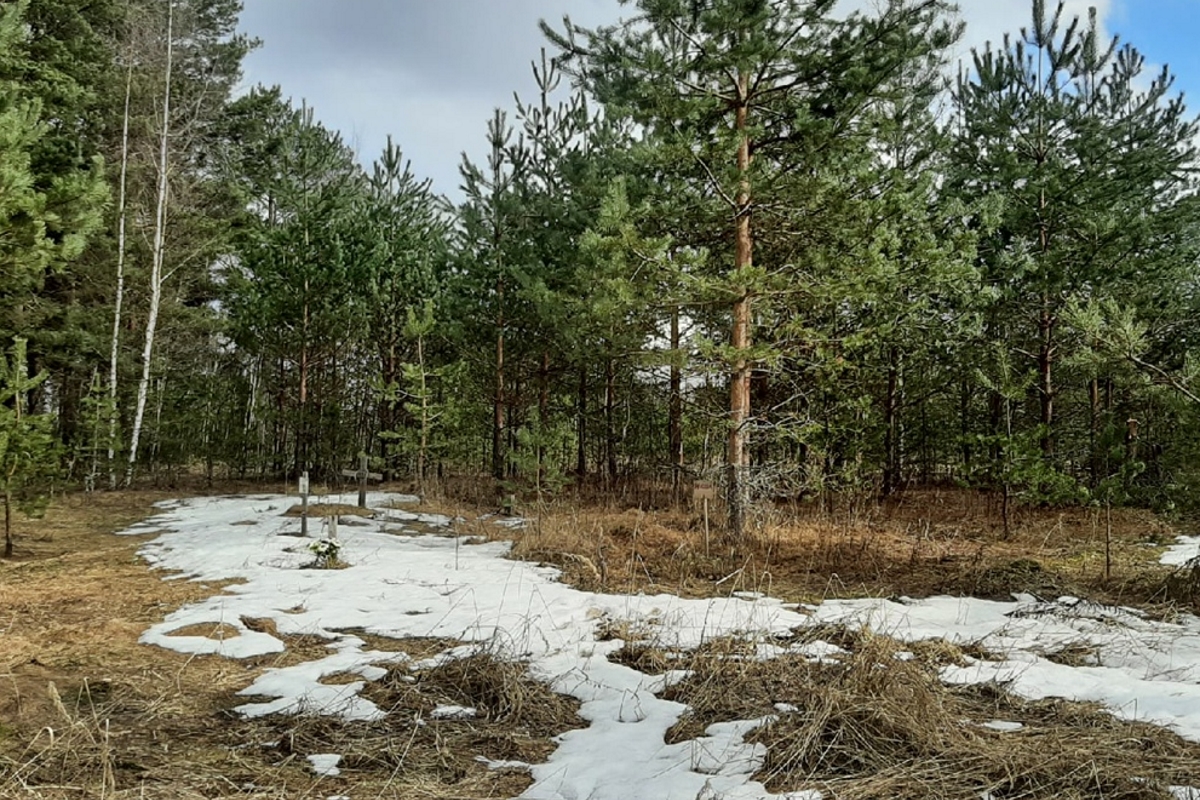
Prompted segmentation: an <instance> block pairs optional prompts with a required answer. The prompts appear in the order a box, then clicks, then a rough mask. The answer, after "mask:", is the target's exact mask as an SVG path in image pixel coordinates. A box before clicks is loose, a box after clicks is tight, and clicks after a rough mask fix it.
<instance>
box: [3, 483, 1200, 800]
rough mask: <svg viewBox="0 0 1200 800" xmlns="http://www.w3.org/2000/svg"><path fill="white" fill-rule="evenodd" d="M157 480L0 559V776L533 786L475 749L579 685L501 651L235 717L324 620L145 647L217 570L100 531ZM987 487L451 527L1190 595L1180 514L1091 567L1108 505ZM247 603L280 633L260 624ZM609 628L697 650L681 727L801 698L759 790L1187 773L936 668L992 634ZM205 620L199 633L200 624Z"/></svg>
mask: <svg viewBox="0 0 1200 800" xmlns="http://www.w3.org/2000/svg"><path fill="white" fill-rule="evenodd" d="M484 485H485V482H476V483H475V484H474V486H475V491H476V494H479V497H478V498H476V501H477V502H479V503H480V504H481V505H480V506H479V507H477V508H476V509H473V508H472V505H471V503H469V502H467V501H465V500H458V499H454V497H455V495H451V494H447V495H444V496H442V497H441V499H440V500H437V502H436V503H433V504H429V503H427V504H424V505H423V506H422V509H421V510H424V511H428V510H433V511H437V512H440V513H447V514H449V515H450V516H460V515H461V516H465V517H467V518H468V519H474V518H475V517H477V516H478V515H479V512H481V511H494V510H495V509H494V508H493V507H492V506H493V503H494V498H493V497H491V496H490V495H487V496H485V494H486V493H482V492H483V490H482V489H479V487H480V486H484ZM166 497H168V495H167V494H166V493H161V492H132V493H112V494H108V493H102V494H96V495H91V496H87V497H83V496H71V497H66V498H60V499H59V500H58V501H57V502H56V503H55V504H54V505H53V506H52V507H51V509H50V512H49V514H48V515H47V517H46V519H45V520H42V521H33V522H29V521H21V520H18V528H17V554H16V556H17V557H16V559H14V560H12V561H0V797H14V798H15V797H35V798H50V799H52V800H58V798H63V799H64V800H66V798H71V799H72V800H74V799H75V798H92V797H103V798H125V797H129V798H133V797H138V798H142V797H145V798H193V797H194V798H201V797H203V798H217V797H235V796H236V797H243V798H244V797H250V798H307V797H312V798H317V797H320V798H324V797H328V796H330V795H333V794H351V793H352V794H353V796H356V797H357V796H364V797H382V798H401V797H403V798H429V799H430V800H442V799H443V798H486V797H511V796H515V795H517V794H519V793H520V792H521V791H523V790H524V789H525V787H526V786H527V785H528V783H529V777H528V775H527V773H525V772H523V771H520V770H499V771H493V770H489V769H487V767H486V766H485V765H483V764H481V763H479V762H478V761H476V760H475V756H477V755H480V756H485V757H487V758H493V759H498V760H516V761H528V762H538V761H542V760H544V758H545V757H546V756H547V755H548V754H549V753H550V752H551V750H552V748H553V744H552V741H551V737H552V736H553V735H554V734H556V733H560V732H562V731H563V730H566V729H568V728H570V727H574V726H576V725H579V724H580V722H579V720H578V718H577V716H576V715H575V710H576V709H575V707H574V705H573V704H572V703H571V702H569V701H567V700H565V699H563V698H561V697H558V696H557V695H554V694H553V693H550V692H549V691H548V690H547V689H546V688H545V687H544V686H542V685H541V684H538V683H537V682H536V681H533V680H531V679H530V678H529V676H528V675H526V673H525V669H524V666H523V665H522V664H520V663H519V662H514V661H513V660H512V659H508V658H505V657H503V655H504V654H502V653H494V652H493V653H487V652H484V653H477V654H475V655H473V656H471V657H470V658H467V659H464V660H461V661H455V662H449V663H447V664H443V665H441V666H438V667H430V668H426V669H422V670H419V671H416V672H413V673H411V674H409V673H408V671H407V670H406V669H405V668H401V667H396V668H394V669H392V671H391V672H390V673H389V675H388V677H387V678H386V679H384V680H383V681H380V682H378V683H375V684H369V685H368V688H367V690H366V692H367V694H368V695H369V696H371V697H372V698H373V699H375V700H376V702H378V703H379V704H380V705H381V707H382V708H384V709H385V710H386V711H388V716H387V718H386V719H385V720H383V721H381V722H378V723H371V724H364V723H344V722H339V721H337V720H330V719H325V718H316V717H275V718H270V719H266V720H244V719H241V718H238V717H236V716H234V715H231V714H230V712H229V709H231V708H232V707H233V706H235V705H238V704H240V703H241V702H243V701H244V698H238V697H237V696H236V692H237V691H239V690H241V689H242V688H244V687H245V686H247V685H248V684H249V683H250V682H251V681H252V680H253V678H254V677H255V676H256V675H257V674H258V673H259V671H260V670H261V669H263V668H266V667H271V666H289V665H292V664H296V663H300V662H301V661H304V660H310V659H312V658H316V657H322V656H324V655H327V654H328V650H327V649H326V645H327V644H328V642H327V640H325V639H323V638H321V637H316V636H299V637H286V644H287V649H286V650H285V652H283V653H280V654H275V655H270V656H260V657H258V658H255V659H248V660H245V661H232V660H228V659H223V658H219V657H215V656H204V657H187V656H182V655H179V654H176V653H172V652H169V651H165V650H161V649H157V648H151V647H146V646H143V645H140V644H138V642H137V640H138V637H139V636H140V634H141V633H142V632H143V631H144V630H145V629H146V628H147V627H149V626H150V625H151V624H153V623H155V622H158V621H160V620H161V619H162V618H163V616H165V615H166V614H168V613H170V612H171V611H172V610H174V609H176V608H178V607H179V606H181V605H183V604H185V603H188V602H193V601H196V600H199V599H202V598H205V597H209V596H211V595H212V594H213V593H215V592H218V591H220V590H221V589H222V588H223V587H222V586H221V585H220V584H212V583H209V584H202V583H195V582H182V581H171V582H164V581H162V580H161V576H160V575H159V574H157V573H154V572H151V571H150V570H149V569H148V568H147V567H146V566H145V564H144V562H143V561H142V560H141V559H140V558H139V557H138V556H137V555H136V549H137V547H138V546H139V545H140V544H141V542H143V541H145V538H146V537H144V536H139V537H115V536H110V535H107V534H109V533H111V532H112V531H114V530H119V529H121V528H123V527H125V526H127V525H128V524H130V523H132V522H134V521H137V520H139V519H143V518H145V517H146V516H148V515H149V514H150V513H151V503H152V502H153V501H155V500H159V499H165V498H166ZM989 503H990V501H989V500H988V499H987V498H986V497H984V496H981V495H977V494H974V493H969V492H938V491H929V492H912V493H909V494H907V495H905V496H904V497H903V498H901V499H900V500H898V501H896V502H893V503H890V504H888V505H884V506H864V505H849V506H846V507H845V508H842V509H841V510H838V511H837V512H836V513H835V512H830V511H829V510H828V509H826V510H824V511H822V510H818V509H815V508H812V507H809V506H795V507H788V508H778V509H772V510H770V512H769V513H765V514H763V515H762V516H761V518H760V520H759V526H758V527H757V528H756V530H755V532H754V535H753V537H751V538H750V539H748V540H747V541H746V542H742V543H737V544H736V545H733V546H731V545H730V543H728V542H726V541H725V540H724V539H722V537H721V534H720V529H719V525H718V523H719V517H718V514H719V512H718V511H716V510H714V513H713V519H712V524H711V526H710V529H709V535H708V537H707V538H706V536H705V527H704V521H703V519H702V517H701V515H699V514H698V513H695V512H693V511H690V510H686V509H679V510H659V511H653V512H649V513H647V512H643V511H639V510H636V509H634V508H622V507H613V505H612V504H608V505H596V506H586V507H579V506H575V507H572V506H568V505H566V504H559V505H551V506H550V507H548V508H545V509H543V511H542V513H540V514H537V515H533V514H532V513H531V509H528V508H526V509H525V513H526V514H527V515H530V516H531V525H530V527H529V529H528V530H527V531H524V532H520V531H511V530H509V529H505V528H501V527H499V526H495V525H491V524H489V523H487V522H472V523H469V524H468V525H467V526H465V527H466V529H465V530H463V531H462V532H464V533H476V534H480V535H483V536H487V537H489V538H507V539H512V540H514V542H515V548H514V551H515V554H516V555H517V556H519V557H523V558H529V559H533V560H537V561H545V562H550V563H554V564H556V565H559V566H561V567H562V568H563V570H564V576H565V580H568V581H569V582H571V583H574V584H576V585H578V586H580V587H583V588H588V589H597V590H606V591H650V592H657V591H671V592H677V593H680V594H683V595H685V596H712V595H728V594H730V593H731V592H734V591H763V592H769V593H771V594H773V595H775V596H780V597H784V598H786V599H789V600H819V599H821V598H822V597H825V596H829V595H839V596H847V595H862V594H871V595H885V596H886V595H893V594H895V595H903V594H907V595H912V596H921V595H928V594H933V593H937V592H954V593H965V594H976V595H980V596H995V597H1002V596H1006V595H1007V594H1008V593H1009V592H1012V591H1030V592H1034V593H1037V594H1041V595H1056V594H1064V593H1071V594H1076V595H1080V596H1088V597H1092V598H1094V599H1099V600H1104V601H1108V602H1126V603H1134V604H1147V603H1159V604H1164V605H1166V606H1170V605H1172V604H1173V605H1174V606H1177V607H1180V606H1189V605H1194V604H1195V603H1196V602H1197V601H1200V568H1198V569H1197V570H1190V571H1189V570H1177V571H1174V572H1172V571H1169V570H1164V569H1162V568H1159V567H1157V566H1156V565H1155V564H1154V563H1153V562H1154V561H1155V559H1156V558H1157V554H1158V552H1159V551H1158V550H1157V549H1155V548H1154V547H1148V546H1147V545H1148V544H1161V543H1163V542H1166V541H1169V540H1170V539H1171V537H1172V536H1173V531H1172V530H1171V529H1170V528H1169V527H1168V526H1167V525H1165V524H1163V523H1162V522H1160V521H1158V520H1155V519H1154V518H1153V517H1152V516H1150V515H1148V514H1143V513H1140V512H1127V511H1122V512H1115V513H1114V522H1115V529H1114V547H1113V553H1112V554H1113V573H1112V576H1111V577H1110V578H1107V579H1106V578H1105V575H1104V546H1103V544H1104V543H1103V527H1102V526H1097V525H1096V524H1095V523H1096V520H1095V519H1094V518H1093V516H1092V515H1091V513H1090V512H1088V511H1086V510H1076V511H1022V512H1020V513H1019V514H1018V516H1017V518H1016V519H1015V521H1014V526H1013V531H1012V534H1011V535H1010V536H1009V537H1007V538H1006V537H1005V536H1004V535H1003V531H1002V530H1001V527H1000V525H999V521H998V518H997V516H996V514H995V509H994V508H991V507H990V506H989ZM357 510H358V509H356V508H355V507H347V508H342V507H338V508H337V509H334V510H333V511H331V512H330V513H338V514H347V513H354V512H355V511H357ZM326 511H329V509H326V508H322V507H319V506H314V507H313V508H310V513H313V514H314V515H320V514H322V513H325V512H326ZM473 511H474V513H472V512H473ZM297 610H300V609H297ZM242 622H243V623H244V624H246V625H248V626H250V627H252V628H255V629H259V630H267V631H268V632H271V631H273V629H274V626H273V623H272V622H271V621H270V620H255V619H244V620H242ZM610 627H611V630H610V631H608V635H609V636H611V637H619V638H622V639H624V640H625V641H626V645H625V647H623V648H622V650H621V651H620V652H619V653H618V655H616V656H614V658H616V659H618V660H622V661H624V662H625V663H628V664H630V665H631V666H635V667H636V668H638V669H641V670H643V671H645V672H649V673H653V672H663V671H665V670H667V669H672V668H680V667H688V668H693V669H695V670H696V672H695V675H694V676H693V677H692V678H691V679H689V680H688V681H687V682H685V683H684V684H681V685H679V686H677V687H675V688H674V689H672V690H670V691H671V692H673V693H674V694H673V696H674V697H676V698H677V699H681V700H683V701H685V702H688V703H692V704H693V705H694V711H693V712H692V713H691V714H689V715H687V716H686V717H685V718H684V719H683V720H681V723H680V725H679V726H678V727H677V729H676V730H675V731H674V732H673V736H675V737H678V738H688V737H691V736H694V735H697V734H698V733H702V732H703V729H704V728H705V727H706V726H707V725H708V724H711V723H712V722H715V721H719V720H724V719H735V718H738V719H745V718H756V717H760V716H763V715H767V714H770V713H773V706H774V703H777V702H788V703H792V704H793V705H795V706H797V707H798V708H800V709H801V711H800V712H798V713H795V714H787V715H783V716H781V717H780V718H779V719H778V720H777V721H775V722H773V723H771V724H770V725H766V726H764V727H763V728H761V729H760V730H759V731H758V733H757V734H756V736H757V737H758V738H759V740H761V741H762V742H763V743H764V744H767V745H768V746H769V748H770V750H769V753H770V755H769V757H768V761H767V765H766V769H765V770H764V773H763V775H762V776H760V777H761V778H762V779H764V780H766V781H767V782H768V783H769V785H770V786H771V788H772V789H775V790H781V789H783V788H801V787H807V788H819V789H822V790H824V791H826V792H827V795H826V796H827V797H831V798H832V797H838V798H842V797H845V798H860V797H861V798H866V797H893V796H894V797H900V798H905V797H914V798H915V797H929V798H940V797H977V796H979V795H980V794H981V793H982V792H983V791H987V790H990V791H992V795H993V796H994V797H996V798H1000V797H1004V798H1016V797H1064V798H1067V797H1071V798H1092V797H1097V798H1098V797H1106V798H1120V797H1128V798H1134V797H1136V798H1142V797H1163V796H1164V795H1162V793H1161V791H1160V790H1159V788H1158V787H1157V785H1156V784H1148V783H1139V782H1137V781H1134V780H1133V778H1135V777H1141V776H1145V777H1149V778H1153V779H1155V780H1159V781H1163V782H1169V781H1170V780H1175V779H1178V782H1180V783H1186V782H1187V780H1188V779H1191V780H1192V782H1194V781H1195V768H1194V764H1196V763H1200V752H1197V750H1196V748H1195V746H1193V745H1187V744H1186V743H1181V742H1180V741H1179V740H1178V739H1177V738H1175V737H1173V736H1171V735H1170V734H1168V733H1165V732H1164V731H1162V730H1160V729H1158V728H1153V727H1150V726H1136V725H1128V724H1125V723H1120V722H1118V721H1116V720H1114V719H1113V718H1111V717H1109V716H1108V715H1106V714H1103V713H1100V712H1098V711H1097V710H1095V709H1092V708H1090V707H1085V706H1076V705H1070V704H1063V703H1049V702H1048V703H1022V702H1020V701H1018V700H1016V699H1014V698H1012V697H1009V696H1007V695H1006V694H1004V693H1003V692H999V691H997V690H995V689H994V687H991V688H988V687H985V688H981V689H973V690H961V691H952V690H948V689H946V688H945V687H942V686H941V685H940V684H939V683H938V682H937V681H936V671H935V670H936V667H937V666H938V665H940V664H947V663H952V662H961V661H962V659H963V658H964V656H973V657H986V656H987V654H985V653H980V652H971V651H964V650H962V649H959V648H955V647H953V646H951V645H946V644H944V643H922V644H918V645H910V646H908V648H907V649H909V650H911V651H912V652H914V653H916V655H917V658H916V659H915V660H914V661H910V662H901V661H896V660H895V658H894V650H895V648H896V647H897V645H896V644H895V643H892V642H890V641H889V640H885V639H879V638H878V637H869V638H866V639H864V638H862V637H861V636H860V635H859V634H856V633H853V632H851V631H848V630H845V629H828V630H823V631H820V632H819V633H820V636H821V637H822V638H823V639H825V640H826V641H833V642H835V643H837V644H839V645H841V646H843V647H845V648H846V649H847V650H850V651H851V652H852V655H851V656H850V657H849V659H848V660H847V661H845V662H844V663H840V664H824V665H815V664H809V663H807V662H805V661H803V660H802V659H799V658H793V657H787V658H782V659H777V660H774V661H771V662H759V661H756V660H755V659H753V658H747V657H746V655H747V650H746V647H747V645H746V643H744V642H735V641H720V642H713V643H710V644H709V645H707V646H706V647H705V648H702V649H700V650H698V651H696V652H695V653H668V652H664V651H662V650H661V649H658V648H656V647H655V645H654V643H653V642H652V641H648V640H647V639H646V638H645V635H644V633H643V632H639V631H636V630H629V629H627V628H626V627H622V626H621V625H619V624H618V623H614V624H613V625H611V626H610ZM202 632H203V633H204V634H206V635H208V634H211V633H212V631H211V626H208V627H206V629H205V630H204V631H202ZM355 633H356V634H357V635H359V636H361V637H362V638H364V639H365V640H366V641H367V643H368V646H370V647H371V648H373V649H378V650H387V651H396V650H403V651H404V652H406V653H409V654H410V655H411V656H412V658H414V659H416V660H420V659H425V658H429V657H431V656H433V655H436V654H437V653H439V652H442V651H443V650H445V649H446V648H448V647H451V646H453V645H454V644H455V643H453V642H447V641H442V640H431V641H425V640H405V641H402V642H397V641H395V640H390V639H384V638H382V637H374V636H370V635H368V634H365V633H362V632H355ZM1054 657H1055V658H1057V659H1060V660H1061V661H1062V662H1063V663H1087V660H1088V658H1089V657H1090V654H1089V653H1088V652H1087V649H1086V648H1078V647H1077V648H1072V647H1066V648H1064V649H1063V650H1062V652H1060V653H1057V654H1054ZM878 664H887V665H888V669H886V670H879V669H876V668H875V667H876V665H878ZM352 677H353V676H330V677H329V678H328V679H327V680H328V681H331V682H338V681H340V680H351V679H352ZM410 679H411V680H410ZM443 704H454V705H463V706H472V707H475V708H476V709H477V710H478V712H479V715H478V716H477V717H476V718H475V719H465V720H433V719H432V718H431V717H430V713H431V711H432V709H433V708H435V707H437V706H438V705H443ZM993 718H1002V719H1007V720H1013V721H1019V722H1022V723H1024V725H1025V727H1024V729H1022V730H1021V731H1018V732H1015V733H1005V734H1000V733H996V732H994V731H989V730H987V729H984V728H981V727H979V726H978V725H976V724H973V723H974V722H979V721H985V720H987V719H993ZM964 720H971V721H972V724H968V723H966V722H964ZM318 752H339V753H342V754H344V755H345V759H344V760H343V763H342V768H343V770H344V772H343V774H342V775H341V776H338V777H336V778H329V777H324V778H323V777H318V776H316V775H314V774H313V773H312V770H311V769H310V767H309V765H308V763H307V762H306V761H305V760H304V756H306V755H308V754H311V753H318Z"/></svg>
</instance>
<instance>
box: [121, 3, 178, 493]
mask: <svg viewBox="0 0 1200 800" xmlns="http://www.w3.org/2000/svg"><path fill="white" fill-rule="evenodd" d="M173 2H174V0H167V63H166V67H165V70H164V72H165V77H164V80H163V114H162V135H161V136H160V137H159V154H158V203H157V208H156V209H155V216H154V252H153V258H152V260H151V267H150V313H149V315H148V316H147V318H146V342H145V346H144V347H143V348H142V378H141V380H140V381H139V382H138V393H137V408H136V410H135V412H134V417H133V432H132V433H131V435H130V438H129V466H128V467H127V468H126V470H125V485H126V486H128V485H129V484H130V483H132V482H133V468H134V465H135V464H136V463H137V453H138V441H139V439H140V438H141V435H142V422H143V420H144V419H145V415H146V395H147V394H148V392H149V390H150V362H151V357H152V356H153V355H154V331H155V328H156V327H157V325H158V308H159V305H160V303H161V302H162V280H163V279H162V268H163V238H164V236H165V233H166V230H165V229H166V225H167V167H168V160H167V151H168V143H169V139H170V129H171V57H172V55H173V52H174V51H173V45H174V42H173V41H172V39H173V36H174V31H173V29H172V23H173V21H174V16H173V11H174V9H173V8H172V4H173Z"/></svg>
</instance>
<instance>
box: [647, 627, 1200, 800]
mask: <svg viewBox="0 0 1200 800" xmlns="http://www.w3.org/2000/svg"><path fill="white" fill-rule="evenodd" d="M807 635H808V636H809V637H812V638H814V639H815V638H833V639H836V640H837V643H838V644H839V646H842V647H845V648H847V649H848V650H849V651H850V652H849V654H848V655H845V656H843V657H839V658H838V659H836V660H825V661H823V662H821V663H813V662H810V661H808V660H807V659H805V658H803V657H801V656H798V655H796V656H793V655H788V656H784V657H781V658H777V659H775V660H772V661H759V660H756V659H748V658H744V657H742V656H744V653H743V652H742V650H743V649H744V647H745V644H744V643H741V642H739V643H731V642H716V643H714V646H710V647H708V648H706V649H704V650H700V651H697V652H695V653H693V654H690V655H689V656H688V657H687V658H686V659H684V660H682V661H679V660H676V666H678V667H684V668H687V669H689V670H692V674H691V675H690V676H689V677H688V678H686V679H685V680H684V681H682V682H681V683H679V684H676V685H675V686H673V687H671V688H670V689H668V690H666V691H665V693H664V696H665V697H667V698H668V699H671V700H676V701H679V702H682V703H686V704H688V705H689V706H690V710H689V711H688V712H686V713H685V714H684V716H683V717H682V718H681V719H680V721H679V722H678V723H677V724H676V725H675V726H674V727H673V728H672V730H671V731H669V733H668V738H669V740H670V741H687V740H690V739H692V738H695V737H697V736H701V735H703V733H704V731H705V729H706V728H707V727H708V726H709V725H711V724H713V723H717V722H726V721H732V720H747V719H760V718H766V720H768V721H767V722H765V724H764V725H762V726H761V727H760V728H758V729H757V730H756V731H755V732H754V733H752V734H751V735H750V736H749V737H748V741H752V742H758V743H761V744H763V745H765V746H766V748H767V755H766V760H765V764H764V766H763V768H762V770H761V772H760V774H759V775H758V776H757V778H758V779H759V780H762V781H763V782H764V783H765V784H766V785H767V787H768V788H769V789H771V790H772V791H775V792H788V791H799V790H804V789H817V790H820V791H822V792H823V793H824V794H825V796H826V797H830V798H838V800H867V798H880V797H888V798H898V799H899V800H941V799H942V798H945V799H946V800H950V799H951V798H964V797H980V796H992V797H1004V798H1063V799H1064V800H1066V799H1067V798H1070V800H1113V799H1114V798H1127V799H1128V800H1133V799H1134V798H1137V799H1138V800H1149V799H1150V798H1156V799H1157V800H1167V799H1168V798H1170V797H1171V795H1170V794H1169V792H1168V791H1167V788H1166V787H1167V786H1170V785H1177V784H1184V785H1187V784H1189V782H1194V780H1195V777H1196V765H1197V764H1200V745H1197V744H1195V743H1192V742H1187V741H1184V740H1183V739H1181V738H1180V737H1178V736H1177V735H1175V734H1173V733H1170V732H1168V731H1166V730H1165V729H1163V728H1160V727H1156V726H1153V725H1148V724H1140V723H1129V722H1122V721H1119V720H1117V719H1116V718H1114V717H1113V716H1111V715H1110V714H1108V713H1106V712H1104V711H1102V710H1101V709H1099V708H1097V707H1095V706H1092V705H1089V704H1081V703H1067V702H1064V701H1057V700H1047V701H1038V702H1029V701H1024V700H1021V699H1020V698H1017V697H1014V696H1012V695H1010V694H1009V693H1008V692H1006V691H1004V690H1003V689H1002V688H1000V687H998V686H995V685H982V686H973V687H967V688H948V687H946V686H944V685H943V684H942V683H941V682H940V681H939V680H938V671H937V670H938V667H939V666H942V665H944V664H945V663H948V662H950V661H959V660H961V659H962V658H963V655H964V654H963V653H962V652H961V651H959V650H958V649H957V648H954V647H952V646H950V645H947V644H945V643H938V644H937V645H936V646H932V645H931V646H926V647H915V648H914V647H913V646H912V645H901V644H899V643H898V642H896V641H894V640H892V639H889V638H887V637H883V636H877V635H873V634H870V633H855V632H849V631H845V630H844V629H841V630H813V631H811V632H808V634H807ZM901 650H906V651H908V652H909V653H915V655H916V657H915V658H911V659H910V660H900V659H898V658H897V655H898V654H899V653H900V651H901ZM777 703H785V704H788V705H790V706H792V707H794V708H795V709H796V710H795V711H792V712H785V713H780V712H779V711H777V710H776V704H777ZM997 719H999V720H1004V721H1006V722H1017V723H1021V725H1022V726H1023V727H1022V728H1021V729H1020V730H1017V731H1011V732H999V731H994V730H991V729H988V728H985V727H983V723H985V722H988V721H991V720H997Z"/></svg>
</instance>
